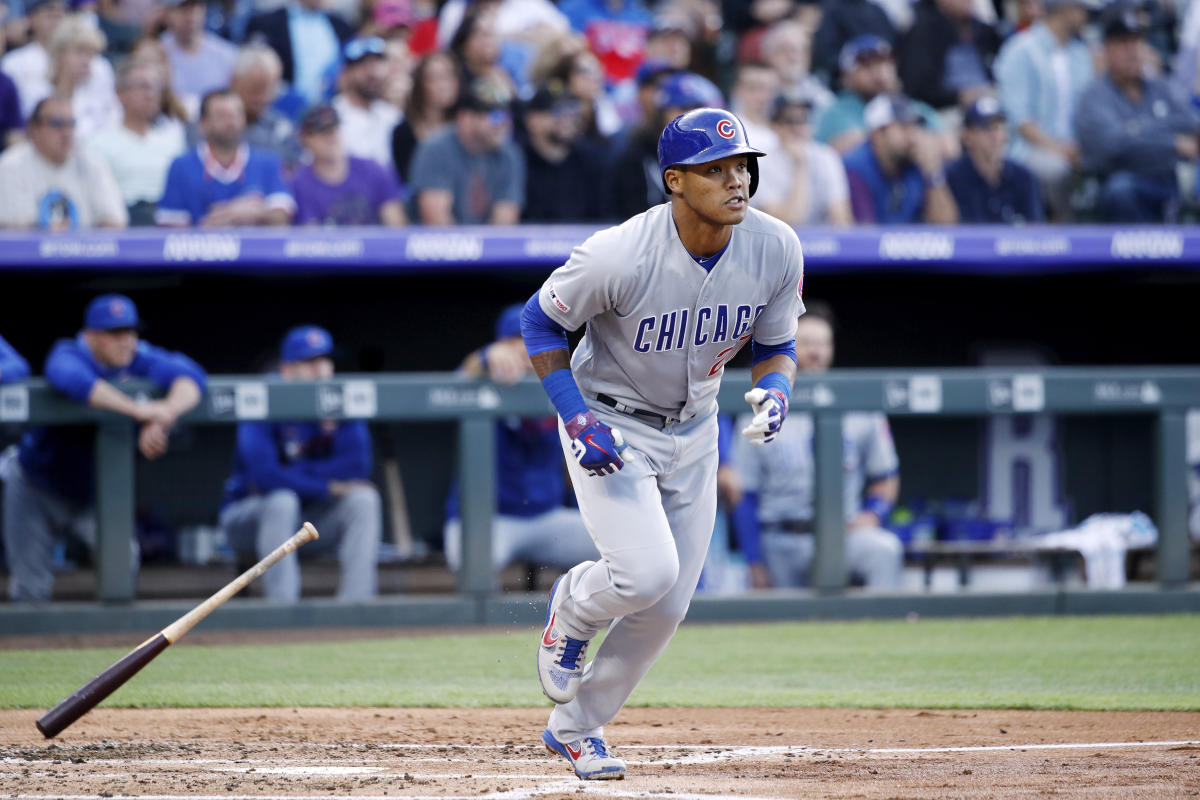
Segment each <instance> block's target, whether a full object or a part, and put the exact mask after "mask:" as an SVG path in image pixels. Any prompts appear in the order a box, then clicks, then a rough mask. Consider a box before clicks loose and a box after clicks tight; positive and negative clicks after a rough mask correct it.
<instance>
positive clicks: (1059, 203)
mask: <svg viewBox="0 0 1200 800" xmlns="http://www.w3.org/2000/svg"><path fill="white" fill-rule="evenodd" d="M1045 8H1046V14H1045V16H1044V17H1042V19H1041V20H1040V21H1038V22H1036V23H1034V24H1033V26H1032V27H1031V28H1029V30H1027V31H1025V32H1023V33H1019V34H1017V35H1015V36H1013V37H1012V38H1011V39H1009V40H1008V41H1007V42H1005V43H1004V45H1003V46H1002V47H1001V48H1000V53H999V55H997V56H996V62H995V64H994V68H995V72H996V88H997V90H998V91H999V94H1000V104H1001V105H1002V106H1004V111H1005V113H1006V114H1007V115H1008V123H1009V126H1010V129H1011V136H1012V145H1011V147H1012V150H1011V152H1010V154H1009V155H1011V156H1012V158H1013V160H1014V161H1018V162H1020V163H1021V164H1024V165H1025V166H1026V167H1029V169H1030V170H1032V171H1033V174H1034V175H1036V176H1037V177H1038V180H1039V181H1040V182H1041V184H1042V196H1043V197H1044V198H1045V200H1046V205H1047V206H1048V209H1049V211H1050V213H1051V216H1052V217H1053V218H1054V219H1055V220H1057V221H1059V222H1069V221H1070V220H1071V219H1072V218H1073V213H1072V211H1071V205H1070V195H1071V181H1072V177H1073V176H1072V170H1074V169H1075V168H1077V167H1079V166H1080V164H1081V161H1080V157H1079V145H1078V144H1077V143H1076V141H1075V133H1074V128H1075V126H1074V115H1075V109H1076V108H1077V107H1078V106H1079V98H1080V96H1081V95H1082V94H1083V90H1084V89H1085V88H1086V87H1087V85H1088V84H1089V83H1091V80H1092V76H1093V70H1092V54H1091V52H1090V51H1089V50H1088V46H1087V45H1086V44H1085V43H1084V42H1083V41H1082V40H1081V39H1080V38H1079V35H1080V33H1081V32H1082V30H1083V27H1084V25H1086V24H1087V19H1088V2H1087V0H1045Z"/></svg>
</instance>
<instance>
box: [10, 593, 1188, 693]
mask: <svg viewBox="0 0 1200 800" xmlns="http://www.w3.org/2000/svg"><path fill="white" fill-rule="evenodd" d="M536 635H537V634H536V632H534V631H532V630H518V631H510V632H497V633H487V634H472V635H463V636H445V637H440V636H439V637H428V636H414V637H404V636H401V637H394V638H388V639H373V640H364V641H350V642H327V643H304V644H291V645H263V646H247V645H226V646H193V645H186V644H183V645H177V646H175V647H171V648H169V649H168V650H167V651H166V652H165V653H163V654H162V655H161V656H159V657H158V658H157V659H156V660H155V661H153V662H152V663H151V664H150V665H149V666H148V667H146V668H145V669H144V670H143V671H142V672H141V673H139V674H138V675H137V676H136V677H135V678H134V679H133V680H131V681H130V682H129V683H127V684H126V685H125V686H123V687H122V688H121V689H119V690H118V691H117V692H116V693H115V694H114V695H113V696H112V697H111V698H110V699H109V700H108V701H107V705H110V706H125V707H166V706H179V707H192V706H293V705H294V706H530V705H541V704H545V703H546V702H547V701H546V700H545V698H544V697H543V696H542V694H541V692H540V690H539V689H538V687H537V683H536V679H535V677H534V674H533V662H534V646H535V645H534V642H535V639H536ZM185 641H186V640H185ZM124 653H125V650H121V649H111V648H105V649H88V650H9V651H0V707H3V708H46V707H49V706H51V705H53V704H54V703H56V702H58V701H59V700H61V699H62V698H63V697H65V696H67V695H68V694H70V693H71V692H72V691H74V690H75V689H77V688H78V687H79V686H80V685H82V684H83V683H84V682H85V681H87V680H88V679H89V678H91V677H92V676H93V675H95V674H96V673H98V672H100V671H101V670H103V669H104V668H105V667H107V666H108V665H109V664H111V663H112V662H113V661H115V660H116V659H117V658H119V657H120V656H122V655H124ZM1197 665H1200V615H1175V616H1142V617H1133V616H1121V617H1035V618H1011V619H973V620H924V619H922V620H920V621H919V622H915V623H909V622H903V621H888V622H846V623H829V622H810V623H772V624H753V625H685V626H683V627H682V628H681V629H680V631H679V633H678V634H677V635H676V637H675V639H674V641H673V642H672V643H671V645H670V647H669V648H668V649H667V652H666V653H665V654H664V655H663V657H662V658H661V659H659V662H658V664H656V665H655V667H654V668H653V669H652V670H651V672H650V674H649V675H648V676H647V677H646V679H645V680H644V681H643V682H642V684H641V685H640V686H639V687H638V689H637V691H636V692H635V693H634V695H633V697H632V699H631V701H630V704H631V705H647V706H660V705H671V706H747V705H755V706H757V705H761V706H826V707H839V706H853V707H889V706H890V707H910V708H1053V709H1096V710H1102V709H1136V710H1168V709H1169V710H1192V711H1195V710H1200V666H1197Z"/></svg>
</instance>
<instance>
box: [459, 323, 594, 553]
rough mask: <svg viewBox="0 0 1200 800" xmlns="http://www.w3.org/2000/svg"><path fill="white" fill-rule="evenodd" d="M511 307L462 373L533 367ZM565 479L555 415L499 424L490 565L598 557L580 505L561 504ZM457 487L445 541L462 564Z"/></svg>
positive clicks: (507, 378) (498, 377) (522, 371)
mask: <svg viewBox="0 0 1200 800" xmlns="http://www.w3.org/2000/svg"><path fill="white" fill-rule="evenodd" d="M523 308H524V306H523V305H520V304H518V305H513V306H509V307H508V308H506V309H504V310H503V311H502V312H500V316H499V318H498V319H497V320H496V339H495V341H493V342H491V343H490V344H487V345H485V346H483V347H481V348H479V349H478V350H476V351H474V352H473V353H471V354H470V355H469V356H467V358H466V359H465V360H464V361H463V363H462V365H461V366H460V367H459V369H458V371H459V374H460V375H465V376H467V377H471V378H481V377H484V376H487V377H489V378H491V379H492V380H493V381H495V382H496V383H500V384H504V385H511V384H514V383H516V382H517V381H519V380H520V379H521V378H523V377H525V376H526V375H528V374H530V373H532V372H533V364H532V363H531V362H530V360H529V352H528V351H527V350H526V349H525V340H524V339H523V338H521V310H522V309H523ZM566 491H567V480H566V472H565V470H564V469H563V454H562V445H561V444H560V443H559V440H558V420H557V419H556V418H555V417H553V416H549V417H520V418H518V417H509V418H505V419H499V420H497V421H496V514H495V516H494V517H493V522H492V568H493V569H494V570H499V569H502V568H503V567H505V566H507V565H508V564H511V563H513V562H514V561H517V560H524V561H529V562H533V563H536V564H538V565H545V566H552V567H557V568H559V569H560V570H562V569H567V568H569V567H573V566H575V565H576V564H578V563H580V562H581V561H595V560H597V559H598V558H599V557H600V554H599V553H598V552H597V551H596V546H595V545H594V544H593V543H592V537H591V535H590V534H589V533H588V532H587V528H586V527H585V526H584V524H583V517H581V516H580V514H579V509H577V508H570V507H567V506H565V505H563V498H564V497H565V496H566ZM458 501H459V495H458V487H457V486H454V487H453V488H452V489H451V491H450V497H449V498H448V500H447V502H446V525H445V529H444V531H443V537H444V538H443V543H444V546H445V548H446V561H447V562H448V563H449V564H450V568H451V569H453V570H456V571H457V570H458V568H459V565H460V564H461V563H462V520H461V519H459V513H458Z"/></svg>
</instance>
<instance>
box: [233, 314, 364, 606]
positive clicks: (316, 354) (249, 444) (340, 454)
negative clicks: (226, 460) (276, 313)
mask: <svg viewBox="0 0 1200 800" xmlns="http://www.w3.org/2000/svg"><path fill="white" fill-rule="evenodd" d="M332 355H333V337H332V336H330V334H329V331H327V330H325V329H324V328H320V327H318V326H316V325H301V326H299V327H296V328H293V329H291V330H290V331H288V333H287V335H286V336H284V338H283V344H282V346H281V347H280V353H279V375H280V377H282V378H283V379H284V380H285V381H297V380H301V381H314V380H329V379H330V378H332V377H333V357H332ZM371 463H372V454H371V432H370V431H369V430H368V429H367V423H365V422H363V421H362V420H341V421H338V420H332V419H323V420H317V421H311V422H296V421H284V422H269V421H263V422H242V423H239V424H238V429H237V452H236V455H235V460H234V468H233V475H231V476H230V478H229V480H228V481H226V483H225V500H224V503H223V504H222V507H221V516H220V520H221V527H222V528H223V529H224V531H225V536H226V538H227V539H228V540H229V544H230V545H231V546H232V547H233V549H234V551H235V552H236V553H238V555H239V556H246V557H251V556H252V557H253V559H252V560H258V559H260V558H263V557H265V556H266V555H267V554H268V553H270V552H271V551H272V550H274V549H275V548H276V547H278V546H279V545H281V544H283V543H284V542H286V541H287V540H288V538H290V537H291V535H292V534H293V533H295V532H296V531H297V530H298V529H299V528H300V524H301V522H302V521H303V520H310V521H311V522H312V523H313V525H314V526H316V528H317V530H318V531H320V532H321V538H320V539H318V540H317V541H315V542H311V543H310V544H309V545H308V546H306V547H305V548H304V551H303V552H304V555H305V557H308V556H315V555H321V554H323V553H329V552H331V551H335V552H336V553H337V556H338V560H339V561H340V562H341V579H340V582H339V584H338V592H337V599H339V600H343V601H347V602H357V601H362V600H368V599H370V598H372V597H375V595H376V594H378V576H377V574H376V572H377V564H378V561H379V543H380V540H381V539H382V537H383V505H382V502H381V500H380V498H379V491H378V490H377V489H376V488H375V486H374V485H373V484H372V483H371ZM263 588H264V591H265V594H266V597H267V599H269V600H274V601H278V602H294V601H296V600H299V599H300V561H299V557H298V554H297V553H292V554H290V555H288V556H287V557H286V558H284V559H283V560H282V561H280V562H279V563H278V564H276V565H275V567H274V568H272V569H271V570H269V571H268V572H267V573H266V574H265V575H263Z"/></svg>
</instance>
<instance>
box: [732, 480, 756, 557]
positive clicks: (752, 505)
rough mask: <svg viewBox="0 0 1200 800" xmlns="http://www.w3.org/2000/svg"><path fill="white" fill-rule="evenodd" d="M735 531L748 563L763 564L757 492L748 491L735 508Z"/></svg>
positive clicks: (739, 547)
mask: <svg viewBox="0 0 1200 800" xmlns="http://www.w3.org/2000/svg"><path fill="white" fill-rule="evenodd" d="M733 532H734V535H735V536H736V537H737V542H738V549H740V550H741V551H742V556H743V557H744V558H745V559H746V563H747V564H761V563H762V560H763V555H762V544H761V541H760V536H759V531H758V494H757V493H755V492H746V494H745V495H743V496H742V502H740V503H738V504H737V508H735V509H733Z"/></svg>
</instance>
